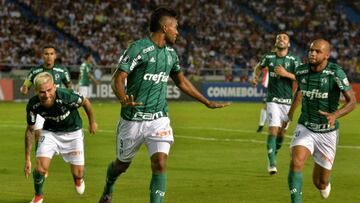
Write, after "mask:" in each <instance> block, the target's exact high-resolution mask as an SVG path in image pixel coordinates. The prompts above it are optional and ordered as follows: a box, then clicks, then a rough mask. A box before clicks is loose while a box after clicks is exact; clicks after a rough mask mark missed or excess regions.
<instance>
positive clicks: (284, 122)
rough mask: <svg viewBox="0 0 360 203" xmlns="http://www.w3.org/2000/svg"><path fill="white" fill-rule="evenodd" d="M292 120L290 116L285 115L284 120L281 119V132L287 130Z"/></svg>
mask: <svg viewBox="0 0 360 203" xmlns="http://www.w3.org/2000/svg"><path fill="white" fill-rule="evenodd" d="M290 121H291V119H290V118H289V116H288V115H285V116H284V117H283V118H281V131H283V130H284V129H286V127H287V126H288V125H289V123H290Z"/></svg>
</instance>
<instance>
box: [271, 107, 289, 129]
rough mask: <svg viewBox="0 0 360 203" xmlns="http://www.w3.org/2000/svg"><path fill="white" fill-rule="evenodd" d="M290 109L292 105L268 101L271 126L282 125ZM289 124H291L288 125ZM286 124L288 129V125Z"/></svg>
mask: <svg viewBox="0 0 360 203" xmlns="http://www.w3.org/2000/svg"><path fill="white" fill-rule="evenodd" d="M289 110H290V105H286V104H278V103H275V102H267V103H266V113H267V120H268V126H269V127H281V125H282V121H283V120H284V118H285V117H287V114H288V112H289ZM288 126H289V125H288ZM288 126H286V129H287V127H288Z"/></svg>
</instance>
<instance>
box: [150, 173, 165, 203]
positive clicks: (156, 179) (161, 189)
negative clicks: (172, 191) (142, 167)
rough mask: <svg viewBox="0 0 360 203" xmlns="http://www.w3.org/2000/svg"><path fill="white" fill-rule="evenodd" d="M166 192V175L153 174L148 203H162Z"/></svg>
mask: <svg viewBox="0 0 360 203" xmlns="http://www.w3.org/2000/svg"><path fill="white" fill-rule="evenodd" d="M165 191H166V173H160V174H153V175H152V178H151V183H150V203H161V202H163V201H164V196H165Z"/></svg>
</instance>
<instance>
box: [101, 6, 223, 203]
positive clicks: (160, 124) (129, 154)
mask: <svg viewBox="0 0 360 203" xmlns="http://www.w3.org/2000/svg"><path fill="white" fill-rule="evenodd" d="M150 18H151V19H150V32H151V34H150V37H148V38H144V39H141V40H138V41H135V42H133V43H132V44H131V45H130V46H129V48H128V49H127V50H125V52H124V54H123V55H122V56H121V57H120V60H119V65H118V69H117V70H116V72H115V73H114V75H113V78H112V85H113V90H114V93H115V95H116V96H117V98H118V99H119V100H120V103H121V106H122V108H121V119H120V121H119V123H118V126H117V143H116V146H117V150H116V153H117V157H116V159H115V160H114V161H113V162H111V163H110V164H109V166H108V168H107V177H106V183H105V187H104V191H103V194H102V196H101V198H100V201H99V202H101V203H104V202H111V199H112V193H113V185H114V183H115V181H116V179H117V178H118V176H119V175H120V174H121V173H124V172H125V171H126V169H127V168H128V167H129V165H130V163H131V161H132V159H133V158H134V156H135V154H136V152H137V151H138V150H139V148H140V146H141V145H142V143H145V145H146V146H147V149H148V153H149V157H150V161H151V170H152V177H151V182H150V202H151V203H160V202H163V199H164V196H165V192H166V162H167V158H168V154H169V151H170V146H171V144H172V143H173V141H174V138H173V131H172V128H171V126H170V120H169V118H168V107H167V102H166V92H167V82H168V79H169V77H171V78H172V80H173V81H174V82H175V84H176V85H177V86H178V87H179V88H180V89H181V90H182V91H184V92H185V93H186V94H188V95H190V96H191V97H193V98H195V99H196V100H198V101H199V102H201V103H203V104H204V105H205V106H207V107H208V108H222V107H225V106H228V105H229V104H228V103H216V102H211V101H209V100H207V99H206V98H205V97H204V96H203V95H202V94H201V93H200V92H198V91H197V90H196V89H195V87H194V86H193V85H192V84H191V83H190V82H189V80H187V79H186V78H185V76H184V74H183V72H182V71H181V69H180V66H179V59H178V56H177V54H176V52H175V50H174V49H173V48H172V47H170V46H169V45H173V44H174V43H175V41H176V38H177V36H178V35H179V33H178V30H177V26H178V24H177V19H176V13H175V11H174V10H172V9H168V8H163V7H161V8H157V9H156V10H155V11H154V12H153V13H152V15H151V17H150ZM126 79H127V91H125V88H124V86H125V80H126Z"/></svg>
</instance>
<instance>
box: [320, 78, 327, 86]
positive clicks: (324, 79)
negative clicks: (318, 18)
mask: <svg viewBox="0 0 360 203" xmlns="http://www.w3.org/2000/svg"><path fill="white" fill-rule="evenodd" d="M327 82H328V80H327V78H321V86H324V85H325V84H326V83H327Z"/></svg>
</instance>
